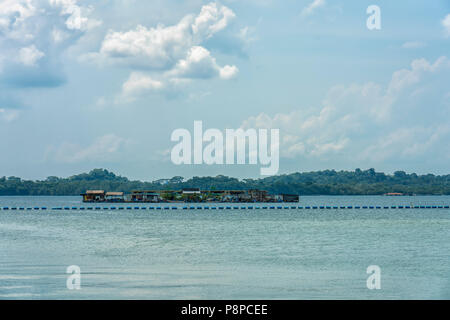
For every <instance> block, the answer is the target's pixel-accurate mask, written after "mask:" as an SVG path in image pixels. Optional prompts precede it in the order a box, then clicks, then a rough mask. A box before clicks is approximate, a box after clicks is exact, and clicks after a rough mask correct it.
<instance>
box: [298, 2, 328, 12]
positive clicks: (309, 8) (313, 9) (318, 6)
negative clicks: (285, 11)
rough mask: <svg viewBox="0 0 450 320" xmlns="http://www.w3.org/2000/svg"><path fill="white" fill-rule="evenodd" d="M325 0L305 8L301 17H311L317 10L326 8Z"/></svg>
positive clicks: (312, 3)
mask: <svg viewBox="0 0 450 320" xmlns="http://www.w3.org/2000/svg"><path fill="white" fill-rule="evenodd" d="M325 4H326V2H325V0H314V1H313V2H311V3H310V4H309V5H308V6H306V7H305V8H303V10H302V12H301V15H302V16H310V15H312V14H313V13H314V11H316V9H318V8H320V7H323V6H325Z"/></svg>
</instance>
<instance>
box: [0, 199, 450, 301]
mask: <svg viewBox="0 0 450 320" xmlns="http://www.w3.org/2000/svg"><path fill="white" fill-rule="evenodd" d="M444 204H445V205H448V204H450V197H343V196H341V197H302V198H301V204H300V205H305V206H306V205H337V206H339V205H353V206H354V205H361V206H362V205H382V206H383V205H389V206H391V205H444ZM80 205H81V203H80V199H79V197H0V207H4V206H11V207H12V206H17V207H21V206H22V207H34V206H46V207H49V208H51V207H58V206H59V207H63V206H80ZM70 265H78V266H79V267H80V268H81V273H82V274H81V286H82V288H81V290H78V291H75V290H68V289H67V288H66V279H67V274H66V273H65V272H66V268H67V267H68V266H70ZM369 265H378V266H380V268H381V290H368V289H367V287H366V279H367V277H368V275H367V274H366V268H367V267H368V266H369ZM23 298H25V299H73V298H76V299H344V298H350V299H354V298H356V299H396V298H397V299H450V210H449V209H428V210H427V209H422V210H421V209H412V210H408V209H395V210H391V209H389V210H384V209H383V210H370V209H369V210H188V211H184V210H175V211H172V210H170V211H163V210H161V211H156V210H153V211H150V210H132V211H53V212H52V211H51V210H48V211H11V210H9V211H0V299H23Z"/></svg>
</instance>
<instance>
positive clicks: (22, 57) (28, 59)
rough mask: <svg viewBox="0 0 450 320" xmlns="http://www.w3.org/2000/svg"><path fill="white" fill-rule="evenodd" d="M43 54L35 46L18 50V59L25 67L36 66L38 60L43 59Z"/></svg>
mask: <svg viewBox="0 0 450 320" xmlns="http://www.w3.org/2000/svg"><path fill="white" fill-rule="evenodd" d="M44 56H45V54H44V53H43V52H41V51H39V50H38V49H37V48H36V46H35V45H31V46H29V47H25V48H22V49H20V51H19V56H18V59H19V61H20V62H21V63H23V64H24V65H25V66H28V67H32V66H36V63H37V61H38V60H40V59H41V58H43V57H44Z"/></svg>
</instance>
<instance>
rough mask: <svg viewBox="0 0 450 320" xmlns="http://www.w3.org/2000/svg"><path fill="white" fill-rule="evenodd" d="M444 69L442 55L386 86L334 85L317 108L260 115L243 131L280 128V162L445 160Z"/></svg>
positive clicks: (448, 136)
mask: <svg viewBox="0 0 450 320" xmlns="http://www.w3.org/2000/svg"><path fill="white" fill-rule="evenodd" d="M449 71H450V63H449V60H448V59H447V58H446V57H441V58H439V59H437V60H436V61H435V62H433V63H431V62H428V61H427V60H425V59H417V60H414V61H413V62H412V63H411V67H410V68H408V69H403V70H399V71H396V72H394V73H393V75H392V79H391V81H390V82H389V83H388V84H387V85H380V84H376V83H372V82H369V83H366V84H352V85H348V86H344V85H338V86H334V87H332V88H331V89H330V90H329V91H328V93H327V95H326V97H325V99H324V100H323V103H322V106H321V107H320V108H319V109H314V108H313V109H298V110H295V111H292V112H290V113H278V114H275V115H274V116H269V115H267V114H265V113H261V114H259V115H257V116H254V117H250V118H248V119H247V120H245V121H244V122H243V123H242V127H243V128H247V129H248V128H276V129H280V135H281V136H280V138H281V139H280V154H281V156H282V157H285V158H298V157H300V158H303V159H316V160H317V159H321V160H323V159H327V158H330V157H331V158H330V159H335V157H341V158H344V159H346V160H345V161H347V162H348V163H351V162H352V161H354V160H355V159H359V160H363V161H365V162H367V163H369V162H371V161H372V162H376V161H384V160H386V159H407V160H410V158H413V159H417V158H418V157H421V156H424V155H425V154H426V153H427V152H434V153H435V154H437V155H440V157H442V159H445V158H446V157H447V158H448V157H449V155H450V151H449V149H448V148H442V146H446V145H447V144H448V141H449V140H450V118H448V116H447V114H448V111H449V110H448V105H446V104H445V103H446V101H447V100H448V87H447V86H446V85H445V84H446V83H448V81H450V79H449V74H450V73H449ZM439 84H441V85H439ZM418 92H419V96H421V98H420V99H419V97H418ZM437 158H439V156H437Z"/></svg>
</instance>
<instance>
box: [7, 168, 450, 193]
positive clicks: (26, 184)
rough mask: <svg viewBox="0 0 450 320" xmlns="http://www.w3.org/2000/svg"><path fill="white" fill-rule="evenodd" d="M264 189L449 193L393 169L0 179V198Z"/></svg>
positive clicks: (445, 180) (449, 187)
mask: <svg viewBox="0 0 450 320" xmlns="http://www.w3.org/2000/svg"><path fill="white" fill-rule="evenodd" d="M183 188H200V189H202V190H250V189H259V190H266V191H268V192H269V193H271V194H298V195H300V196H312V195H318V196H320V195H323V196H340V195H347V196H364V195H373V196H377V195H384V194H386V193H402V194H407V195H430V196H432V195H450V174H448V175H433V174H425V175H417V174H415V173H409V174H408V173H405V172H404V171H396V172H395V173H394V174H393V175H388V174H385V173H382V172H376V171H375V170H374V169H368V170H360V169H356V170H355V171H335V170H324V171H316V172H303V173H300V172H297V173H291V174H284V175H278V176H270V177H266V178H260V179H242V180H240V179H237V178H233V177H227V176H223V175H218V176H215V177H193V178H190V179H187V180H186V179H184V178H183V177H180V176H175V177H173V178H168V179H159V180H156V181H152V182H143V181H133V180H129V179H128V178H126V177H121V176H118V175H116V174H114V173H112V172H110V171H108V170H105V169H94V170H92V171H90V172H89V173H83V174H78V175H75V176H71V177H68V178H58V177H48V178H47V179H45V180H41V181H32V180H22V179H21V178H18V177H0V196H79V195H80V194H82V193H83V192H85V191H86V190H109V191H112V192H125V193H130V192H132V191H135V190H160V191H162V190H167V191H171V190H179V189H183Z"/></svg>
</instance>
